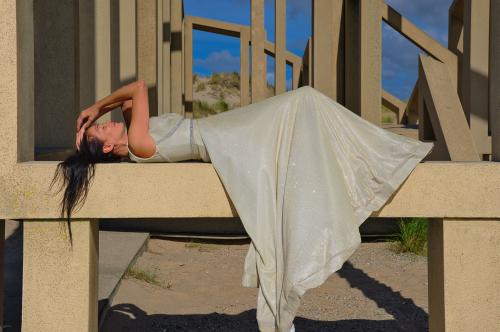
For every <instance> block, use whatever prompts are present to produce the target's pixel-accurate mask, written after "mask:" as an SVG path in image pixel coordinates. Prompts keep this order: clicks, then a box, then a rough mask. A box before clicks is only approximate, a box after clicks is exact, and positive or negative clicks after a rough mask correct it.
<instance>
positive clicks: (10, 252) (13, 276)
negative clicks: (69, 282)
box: [3, 220, 149, 332]
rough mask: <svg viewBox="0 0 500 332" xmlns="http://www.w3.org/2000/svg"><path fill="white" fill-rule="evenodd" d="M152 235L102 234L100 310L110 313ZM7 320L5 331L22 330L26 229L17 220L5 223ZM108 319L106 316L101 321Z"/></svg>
mask: <svg viewBox="0 0 500 332" xmlns="http://www.w3.org/2000/svg"><path fill="white" fill-rule="evenodd" d="M148 237H149V235H148V233H137V232H134V233H133V232H108V231H100V232H99V248H100V252H99V287H98V289H99V291H98V294H99V308H100V311H101V310H102V309H107V308H108V307H107V304H108V302H109V301H110V300H111V299H112V297H113V296H114V292H115V291H116V290H117V289H118V286H119V284H118V282H119V281H120V279H121V277H122V275H123V274H124V273H125V271H126V269H127V268H128V267H129V266H130V265H131V264H133V262H134V261H135V258H136V256H138V255H140V254H141V253H142V249H143V248H145V243H146V240H147V239H148ZM4 253H5V267H4V271H5V285H4V288H5V317H4V325H3V328H4V331H5V332H16V331H20V330H21V309H22V279H23V227H22V223H20V222H18V221H15V220H6V222H5V251H4ZM102 317H104V313H103V314H101V313H100V316H99V318H100V319H101V318H102Z"/></svg>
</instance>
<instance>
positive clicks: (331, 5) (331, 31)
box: [312, 0, 344, 103]
mask: <svg viewBox="0 0 500 332" xmlns="http://www.w3.org/2000/svg"><path fill="white" fill-rule="evenodd" d="M312 4H313V34H312V35H313V37H312V38H313V42H312V45H313V62H314V66H313V67H312V70H313V74H312V77H313V85H312V86H313V87H314V88H316V89H317V90H319V91H321V92H323V93H324V94H326V95H327V96H329V97H330V98H332V99H333V100H336V101H339V102H341V103H342V101H343V100H344V96H343V95H341V94H340V93H339V92H340V91H343V88H342V87H343V84H344V82H343V79H342V77H343V76H342V75H341V73H342V72H343V68H344V64H343V62H342V60H343V57H342V54H343V52H344V47H343V45H342V34H341V32H342V14H343V6H344V5H343V4H344V1H342V0H333V1H332V0H313V2H312Z"/></svg>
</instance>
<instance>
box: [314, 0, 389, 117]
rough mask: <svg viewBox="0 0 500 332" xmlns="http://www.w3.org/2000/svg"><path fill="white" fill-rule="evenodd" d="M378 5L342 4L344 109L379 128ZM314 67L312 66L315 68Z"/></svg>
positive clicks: (359, 2) (354, 2) (380, 25)
mask: <svg viewBox="0 0 500 332" xmlns="http://www.w3.org/2000/svg"><path fill="white" fill-rule="evenodd" d="M382 4H383V2H381V1H362V0H352V1H346V2H345V22H346V24H345V29H346V30H345V34H346V36H349V37H348V38H347V39H346V43H345V47H346V49H345V96H346V98H345V105H346V107H347V108H349V109H350V110H351V111H353V112H354V113H356V114H358V115H359V116H361V117H362V118H363V119H365V120H367V121H370V122H371V123H373V124H375V125H377V126H380V125H381V114H380V113H381V110H380V107H373V105H380V100H381V98H382V79H381V78H382V76H381V75H382V22H381V14H382V7H381V6H382ZM315 65H316V64H315Z"/></svg>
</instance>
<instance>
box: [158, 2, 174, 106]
mask: <svg viewBox="0 0 500 332" xmlns="http://www.w3.org/2000/svg"><path fill="white" fill-rule="evenodd" d="M157 1H158V29H157V30H158V56H157V58H158V74H157V77H158V78H157V81H158V87H157V88H158V114H164V113H169V112H170V106H171V98H170V0H157Z"/></svg>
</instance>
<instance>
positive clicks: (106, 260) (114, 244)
mask: <svg viewBox="0 0 500 332" xmlns="http://www.w3.org/2000/svg"><path fill="white" fill-rule="evenodd" d="M148 240H149V234H148V233H133V232H109V231H99V249H100V250H99V270H98V271H99V279H98V280H99V283H98V285H99V286H98V299H99V307H98V311H99V326H101V325H102V323H103V322H104V320H105V316H106V314H107V311H108V309H109V304H110V303H111V301H113V297H114V296H115V294H116V292H117V291H118V289H119V287H120V283H121V280H122V278H123V276H124V274H125V272H126V271H127V269H128V268H129V266H131V265H133V264H134V263H135V261H136V259H137V258H138V256H140V255H141V254H142V253H143V251H144V250H145V249H146V246H147V241H148Z"/></svg>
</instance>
